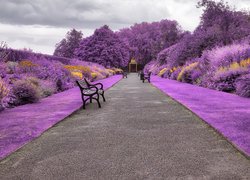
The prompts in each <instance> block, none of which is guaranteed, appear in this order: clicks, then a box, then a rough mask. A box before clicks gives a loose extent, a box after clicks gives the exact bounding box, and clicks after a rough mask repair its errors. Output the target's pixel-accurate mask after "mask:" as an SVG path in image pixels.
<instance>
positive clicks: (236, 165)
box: [0, 74, 250, 180]
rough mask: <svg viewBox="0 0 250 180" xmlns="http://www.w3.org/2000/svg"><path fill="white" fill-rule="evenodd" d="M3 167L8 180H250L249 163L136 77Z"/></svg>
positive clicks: (1, 170)
mask: <svg viewBox="0 0 250 180" xmlns="http://www.w3.org/2000/svg"><path fill="white" fill-rule="evenodd" d="M106 97H107V98H106V99H107V102H106V103H105V104H103V108H101V109H98V108H97V107H96V104H89V105H88V107H87V110H79V111H77V112H76V113H74V114H72V115H71V116H70V117H68V118H66V119H65V120H64V121H62V122H60V123H58V124H57V125H56V126H55V127H54V128H51V129H50V130H48V131H46V132H45V133H44V134H43V135H42V136H41V137H39V138H37V139H35V140H34V141H32V142H31V143H29V144H27V145H26V146H24V147H23V148H22V149H20V150H19V151H17V152H15V153H13V154H12V155H10V156H9V157H7V158H6V159H4V160H3V161H1V162H0V177H1V180H2V179H3V180H5V179H11V180H13V179H14V180H15V179H25V180H29V179H32V180H35V179H44V180H50V179H53V180H54V179H55V180H56V179H58V180H62V179H108V180H112V179H129V180H130V179H225V180H228V179H233V180H235V179H249V177H250V171H249V170H250V162H249V160H247V159H246V158H245V157H244V156H243V155H241V154H240V153H239V152H238V151H237V150H236V149H235V148H234V147H232V145H230V144H229V143H228V142H227V141H226V140H225V139H224V138H223V137H221V136H220V135H218V134H217V133H216V132H215V131H214V130H213V129H211V128H210V127H208V125H206V124H205V123H204V122H203V121H201V120H200V119H199V118H198V117H197V116H195V115H194V114H193V113H191V112H190V111H189V110H187V109H186V108H185V107H183V106H182V105H180V104H179V103H177V102H175V101H173V100H172V99H171V98H169V97H167V96H166V95H165V94H163V93H162V92H161V91H160V90H158V89H156V88H155V87H153V86H152V85H150V84H149V83H144V84H143V83H142V82H140V81H139V78H138V77H137V76H136V75H135V74H131V75H129V76H128V79H123V80H121V81H120V82H119V83H118V84H117V85H115V86H114V87H112V88H110V89H109V90H108V91H107V93H106Z"/></svg>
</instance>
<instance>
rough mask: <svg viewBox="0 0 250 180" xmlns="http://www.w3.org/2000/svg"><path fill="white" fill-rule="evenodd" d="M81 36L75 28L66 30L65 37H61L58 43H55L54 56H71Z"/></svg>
mask: <svg viewBox="0 0 250 180" xmlns="http://www.w3.org/2000/svg"><path fill="white" fill-rule="evenodd" d="M82 36H83V34H82V32H81V31H77V30H75V29H72V30H70V31H69V32H67V35H66V38H63V39H62V40H61V41H60V42H59V43H57V44H56V49H55V51H54V56H59V57H66V58H73V57H74V51H75V49H76V48H78V47H79V45H80V42H81V40H82Z"/></svg>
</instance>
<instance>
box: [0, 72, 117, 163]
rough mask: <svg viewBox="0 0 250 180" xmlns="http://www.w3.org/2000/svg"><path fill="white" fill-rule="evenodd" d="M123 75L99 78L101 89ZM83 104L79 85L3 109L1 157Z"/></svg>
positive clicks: (0, 134)
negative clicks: (35, 100)
mask: <svg viewBox="0 0 250 180" xmlns="http://www.w3.org/2000/svg"><path fill="white" fill-rule="evenodd" d="M121 78H122V76H121V75H115V76H111V77H109V78H107V79H102V80H99V81H97V82H101V83H103V85H104V89H105V90H106V89H108V88H110V87H111V86H112V85H114V84H115V83H117V82H118V81H119V80H120V79H121ZM81 106H82V100H81V94H80V91H79V89H78V87H75V88H73V89H70V90H67V91H64V92H62V93H58V94H55V95H53V96H50V97H48V98H44V99H42V100H41V101H40V102H38V103H35V104H26V105H23V106H19V107H16V108H14V109H6V110H5V111H3V112H1V114H0V159H3V158H4V157H6V156H7V155H8V154H10V153H11V152H13V151H15V150H17V149H19V148H21V147H22V146H23V145H25V144H27V143H28V142H30V141H31V140H32V139H34V138H36V137H38V136H40V135H41V134H42V133H43V132H44V131H45V130H47V129H49V128H50V127H52V126H53V125H55V124H56V123H58V122H59V121H61V120H63V119H64V118H65V117H67V116H69V115H70V114H71V113H73V112H74V111H76V110H78V109H79V108H80V107H81Z"/></svg>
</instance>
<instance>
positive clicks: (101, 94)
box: [101, 92, 106, 102]
mask: <svg viewBox="0 0 250 180" xmlns="http://www.w3.org/2000/svg"><path fill="white" fill-rule="evenodd" d="M101 96H102V99H103V101H104V102H105V101H106V99H105V97H104V92H103V93H102V94H101Z"/></svg>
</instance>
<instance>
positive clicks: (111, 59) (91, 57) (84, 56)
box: [75, 25, 129, 67]
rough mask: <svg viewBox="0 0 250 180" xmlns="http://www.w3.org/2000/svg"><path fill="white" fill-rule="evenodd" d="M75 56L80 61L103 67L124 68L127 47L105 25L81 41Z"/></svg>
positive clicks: (127, 54) (126, 60)
mask: <svg viewBox="0 0 250 180" xmlns="http://www.w3.org/2000/svg"><path fill="white" fill-rule="evenodd" d="M75 55H76V57H77V58H79V59H80V60H83V61H90V62H94V63H98V64H101V65H103V66H105V67H125V66H127V64H128V62H129V50H128V47H127V45H126V44H125V43H124V42H123V41H122V40H121V39H120V38H119V37H118V35H116V34H115V33H114V32H113V31H112V30H110V29H109V27H108V26H107V25H105V26H103V27H101V28H99V29H96V30H95V32H94V34H93V35H92V36H90V37H87V38H85V39H83V40H82V41H81V43H80V47H79V48H77V49H76V51H75Z"/></svg>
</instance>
